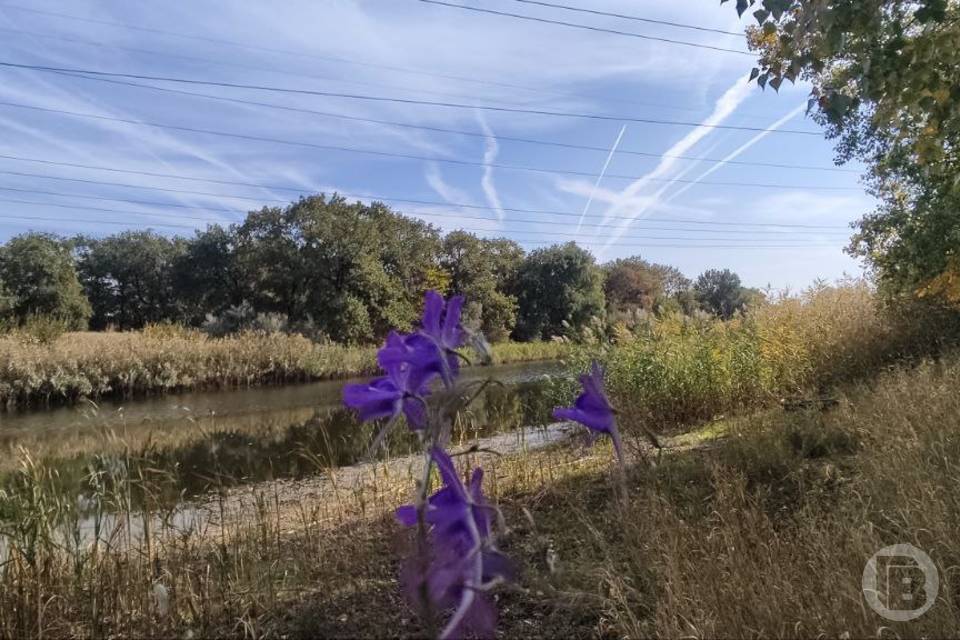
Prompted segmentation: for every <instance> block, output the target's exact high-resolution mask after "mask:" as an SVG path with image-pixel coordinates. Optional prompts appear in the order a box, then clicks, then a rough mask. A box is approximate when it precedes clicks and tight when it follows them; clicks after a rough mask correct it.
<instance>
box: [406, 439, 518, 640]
mask: <svg viewBox="0 0 960 640" xmlns="http://www.w3.org/2000/svg"><path fill="white" fill-rule="evenodd" d="M430 455H431V458H432V459H433V461H434V462H435V463H436V465H437V468H438V469H439V470H440V477H441V478H442V479H443V487H442V488H441V489H440V490H438V491H437V492H436V493H434V494H433V495H432V496H430V498H429V499H428V500H427V505H426V508H425V510H424V516H423V517H424V520H425V522H426V524H427V525H428V526H429V527H430V530H429V536H430V537H429V539H430V543H431V550H430V558H429V564H428V567H427V569H426V571H425V572H423V571H420V570H419V569H418V563H417V562H416V561H414V562H413V563H411V564H410V565H409V567H408V570H407V571H406V572H405V580H404V582H405V583H406V587H407V591H408V594H409V595H410V596H411V599H412V600H413V601H414V602H415V603H417V604H420V605H427V604H428V605H430V606H431V607H432V608H433V609H435V610H442V609H448V608H454V613H453V615H452V616H451V618H450V620H449V622H448V623H447V625H446V627H445V628H444V630H443V632H442V633H441V636H440V637H441V638H449V637H454V636H460V635H462V634H463V633H464V632H465V631H467V630H468V629H469V630H472V631H473V632H474V633H476V634H477V635H479V636H481V637H489V636H492V635H493V629H494V626H495V624H496V609H495V608H494V607H493V605H492V604H491V603H490V601H489V598H487V597H486V595H485V590H486V589H488V588H489V587H490V586H492V585H493V584H494V583H495V582H496V581H497V580H499V579H506V578H508V577H509V576H510V574H511V570H510V566H509V562H508V561H507V559H506V558H505V557H504V556H503V555H502V554H501V553H500V552H499V551H497V550H496V548H495V547H494V546H493V543H492V541H491V539H490V512H491V511H493V507H491V506H489V505H488V504H487V502H486V499H485V498H484V496H483V490H482V488H481V483H482V481H483V471H482V470H481V469H475V470H474V472H473V475H472V476H471V479H470V485H469V487H465V486H464V485H463V482H462V481H461V479H460V476H459V475H458V474H457V470H456V468H455V467H454V465H453V460H451V459H450V456H449V455H447V453H446V452H445V451H443V449H440V448H439V447H434V448H433V449H431V451H430ZM396 516H397V520H399V521H400V522H401V523H402V524H403V525H405V526H408V527H411V526H414V525H416V524H417V508H416V507H415V506H414V505H404V506H402V507H400V508H399V509H397V511H396ZM424 596H426V600H427V602H426V603H424V602H422V600H423V599H424Z"/></svg>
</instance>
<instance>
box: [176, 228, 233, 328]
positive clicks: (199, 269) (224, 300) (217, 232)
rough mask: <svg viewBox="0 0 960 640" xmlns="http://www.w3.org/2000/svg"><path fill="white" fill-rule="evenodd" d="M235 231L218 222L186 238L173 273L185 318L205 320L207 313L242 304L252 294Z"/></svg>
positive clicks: (187, 320)
mask: <svg viewBox="0 0 960 640" xmlns="http://www.w3.org/2000/svg"><path fill="white" fill-rule="evenodd" d="M236 244H237V238H236V233H235V232H234V230H233V229H225V228H223V227H221V226H219V225H211V226H209V227H207V229H206V230H205V231H198V232H197V234H196V235H195V236H194V237H193V238H191V239H190V240H188V241H186V243H185V245H186V246H185V250H184V251H183V253H181V254H179V255H178V256H176V258H175V259H174V261H173V264H172V270H173V273H172V275H171V278H172V281H173V286H174V289H175V290H176V292H177V298H178V302H179V306H180V309H181V313H182V316H183V320H184V321H185V322H188V323H190V324H198V323H200V322H202V321H203V320H204V319H205V318H206V315H207V314H208V313H214V314H216V313H219V312H220V311H222V310H225V309H227V308H229V307H231V306H236V305H239V304H241V303H242V302H243V301H244V300H245V299H246V298H248V297H249V296H250V294H251V290H250V288H249V285H248V283H247V281H246V279H245V274H244V272H243V271H241V269H240V265H239V264H238V262H237V259H236Z"/></svg>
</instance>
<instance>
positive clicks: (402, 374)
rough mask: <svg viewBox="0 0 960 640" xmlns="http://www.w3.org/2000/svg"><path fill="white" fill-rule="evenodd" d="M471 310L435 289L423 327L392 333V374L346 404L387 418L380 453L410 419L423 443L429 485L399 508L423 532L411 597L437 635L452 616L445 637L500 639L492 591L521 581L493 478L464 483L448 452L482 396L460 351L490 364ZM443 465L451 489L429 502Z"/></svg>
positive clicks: (354, 390) (411, 572)
mask: <svg viewBox="0 0 960 640" xmlns="http://www.w3.org/2000/svg"><path fill="white" fill-rule="evenodd" d="M463 302H464V300H463V297H462V296H455V297H453V298H451V299H450V300H444V299H443V297H442V296H441V295H440V294H439V293H437V292H435V291H428V292H427V294H426V299H425V304H424V313H423V318H422V321H421V323H420V327H419V328H418V329H417V330H415V331H414V332H412V333H410V334H406V335H404V334H400V333H397V332H391V333H390V335H389V336H388V337H387V340H386V343H385V344H384V346H383V348H381V349H380V351H379V352H378V354H377V362H378V364H379V365H380V367H381V369H383V372H384V375H383V376H382V377H379V378H376V379H374V380H371V381H370V382H367V383H361V384H350V385H346V386H345V387H344V390H343V401H344V404H346V405H347V406H348V407H351V408H353V409H356V410H357V412H358V414H359V416H360V418H361V420H364V421H366V420H375V419H386V420H387V423H386V425H385V426H384V427H383V428H382V429H381V431H380V433H379V435H378V436H377V439H376V441H375V443H374V447H375V448H376V447H377V446H379V443H381V442H382V441H383V440H384V438H386V436H387V435H388V433H389V432H390V430H391V429H392V428H393V427H394V426H395V424H396V423H397V422H398V420H399V419H400V418H401V416H402V417H404V418H405V419H406V422H407V426H408V427H409V428H410V429H411V430H412V431H414V432H416V433H417V434H418V435H419V437H420V440H421V443H422V445H423V449H424V472H423V477H422V479H421V480H420V482H419V486H418V491H417V494H416V500H415V502H414V503H413V504H410V505H404V506H402V507H400V508H399V509H397V512H396V517H397V519H398V520H399V521H400V523H401V524H403V525H405V526H408V527H414V526H415V527H416V528H417V553H416V555H415V557H414V558H412V559H411V561H410V562H409V563H408V564H407V568H406V569H405V571H404V575H403V582H404V585H405V590H406V593H407V596H408V598H409V599H410V600H411V602H412V604H413V605H414V607H415V608H416V609H417V610H418V611H419V612H420V613H421V614H422V615H423V616H424V619H425V620H426V623H427V627H428V628H430V629H433V626H434V624H433V623H434V620H435V619H436V618H437V616H438V615H439V614H441V613H445V612H447V611H452V613H450V615H449V619H448V620H447V622H446V624H445V625H444V626H443V627H442V629H441V630H440V633H439V637H441V638H449V637H460V636H462V635H464V634H467V633H474V634H477V635H480V636H482V637H488V636H492V635H493V630H494V626H495V623H496V609H495V608H494V606H493V605H492V603H491V602H490V599H489V597H488V595H487V593H488V592H489V590H490V589H491V588H492V587H493V586H495V585H496V584H498V583H499V582H502V581H503V580H506V579H508V578H509V577H510V575H511V572H510V569H509V562H508V561H507V559H506V557H505V556H503V555H502V554H501V553H500V552H499V551H498V550H497V548H496V545H495V537H494V530H493V524H494V522H497V521H499V520H500V517H499V511H497V509H496V508H495V507H493V506H491V505H489V504H488V503H487V502H486V499H485V498H484V495H483V490H482V486H481V485H482V481H483V471H482V470H481V469H479V468H478V469H475V470H474V471H473V474H472V476H471V478H470V482H469V484H468V485H464V483H463V481H462V480H461V478H460V477H459V475H458V474H457V471H456V467H455V466H454V463H453V460H452V458H451V457H450V454H448V453H447V452H446V451H445V450H444V447H445V446H446V445H447V443H448V442H449V440H450V432H451V429H452V424H453V416H454V415H455V414H456V412H457V410H458V409H459V408H460V407H462V406H463V404H464V398H471V399H472V397H476V394H475V393H472V394H471V389H470V387H471V386H472V385H471V384H468V383H462V382H460V381H459V380H458V377H459V371H460V359H461V358H463V356H462V355H460V353H459V351H458V350H459V349H461V348H462V347H464V346H465V345H466V344H468V343H469V344H471V345H473V346H474V347H475V348H476V347H479V349H478V350H479V351H480V355H481V356H486V354H485V353H484V352H483V351H484V349H483V346H484V345H485V344H486V342H485V341H484V340H483V339H482V337H479V336H475V335H472V334H471V332H470V331H468V330H467V329H465V328H464V327H463V325H462V324H461V322H460V314H461V310H462V308H463ZM476 384H477V383H473V385H476ZM480 384H481V385H482V384H485V383H480ZM471 396H472V397H471ZM434 466H436V468H437V469H438V470H439V474H440V479H441V481H442V485H443V486H442V487H441V488H440V489H439V490H438V491H437V492H436V493H434V494H433V495H429V496H428V495H427V494H428V493H429V486H430V477H431V473H432V469H433V467H434Z"/></svg>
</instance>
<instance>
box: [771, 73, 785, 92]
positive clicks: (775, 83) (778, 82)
mask: <svg viewBox="0 0 960 640" xmlns="http://www.w3.org/2000/svg"><path fill="white" fill-rule="evenodd" d="M781 84H783V76H777V77H776V78H773V79H772V80H770V86H771V87H773V90H774V91H776V92H778V93H779V92H780V85H781Z"/></svg>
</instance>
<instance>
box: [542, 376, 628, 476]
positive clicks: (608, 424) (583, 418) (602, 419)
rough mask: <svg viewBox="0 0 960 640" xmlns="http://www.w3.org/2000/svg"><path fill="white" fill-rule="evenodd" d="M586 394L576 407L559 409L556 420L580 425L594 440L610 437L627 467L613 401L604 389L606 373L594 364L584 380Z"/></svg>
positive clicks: (575, 402)
mask: <svg viewBox="0 0 960 640" xmlns="http://www.w3.org/2000/svg"><path fill="white" fill-rule="evenodd" d="M580 385H581V386H582V387H583V391H582V392H581V393H580V395H579V396H577V399H576V400H575V401H574V403H573V406H572V407H563V408H560V407H558V408H556V409H554V410H553V417H554V418H556V419H557V420H570V421H573V422H578V423H580V424H582V425H583V426H585V427H586V428H587V429H589V430H590V434H591V438H592V439H596V438H597V437H598V436H599V435H600V434H604V433H605V434H607V435H608V436H610V439H611V440H613V449H614V451H616V452H617V460H618V461H619V462H620V466H621V467H623V444H622V442H621V440H620V431H619V430H618V429H617V420H616V411H614V409H613V407H612V406H610V400H609V399H607V394H606V392H605V391H604V388H603V369H602V368H601V367H600V364H599V363H598V362H597V361H596V360H594V361H593V363H592V364H591V366H590V373H587V374H583V375H582V376H580Z"/></svg>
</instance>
